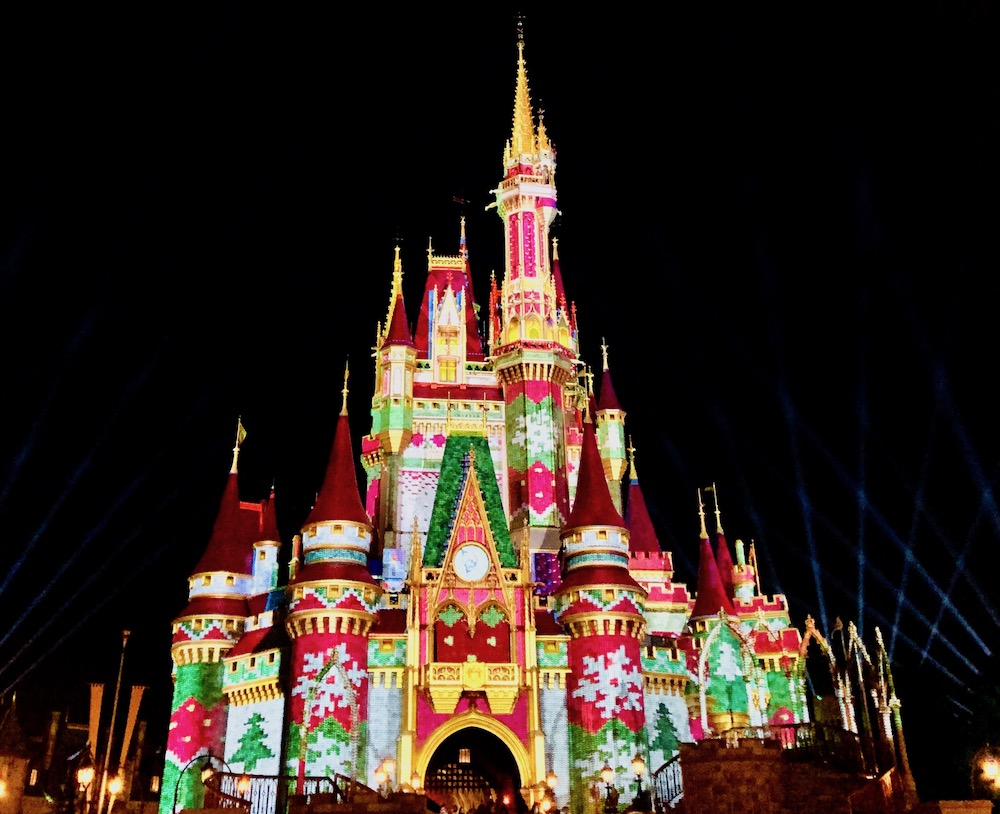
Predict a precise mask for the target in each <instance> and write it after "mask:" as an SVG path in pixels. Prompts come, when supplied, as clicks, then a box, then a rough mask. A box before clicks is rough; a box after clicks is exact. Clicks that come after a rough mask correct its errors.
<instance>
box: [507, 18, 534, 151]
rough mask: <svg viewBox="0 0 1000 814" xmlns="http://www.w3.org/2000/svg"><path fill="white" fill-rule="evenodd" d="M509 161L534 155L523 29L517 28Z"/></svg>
mask: <svg viewBox="0 0 1000 814" xmlns="http://www.w3.org/2000/svg"><path fill="white" fill-rule="evenodd" d="M510 145H511V159H513V160H516V159H517V158H518V157H519V156H522V155H529V154H534V153H536V152H537V151H538V149H537V146H536V144H535V122H534V117H533V114H532V110H531V93H530V91H529V90H528V69H527V67H526V66H525V64H524V29H523V27H522V26H521V24H520V23H519V24H518V27H517V84H516V86H515V90H514V129H513V131H512V133H511V137H510Z"/></svg>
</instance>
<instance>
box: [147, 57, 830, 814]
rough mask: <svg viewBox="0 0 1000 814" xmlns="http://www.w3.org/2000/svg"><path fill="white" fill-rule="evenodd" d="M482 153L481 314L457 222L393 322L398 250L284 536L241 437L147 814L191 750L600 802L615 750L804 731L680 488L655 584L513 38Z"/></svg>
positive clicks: (620, 422)
mask: <svg viewBox="0 0 1000 814" xmlns="http://www.w3.org/2000/svg"><path fill="white" fill-rule="evenodd" d="M503 167H504V172H503V177H502V178H501V179H500V180H499V183H498V185H497V188H496V190H495V195H496V200H495V204H494V206H495V209H496V212H497V214H498V215H499V217H500V222H501V224H502V229H503V240H504V246H505V247H506V252H505V254H506V256H505V266H504V272H503V277H502V279H500V280H496V279H493V280H492V281H491V287H490V291H489V292H488V301H487V303H486V306H487V307H486V308H485V309H483V318H482V320H481V321H480V317H479V307H478V305H479V303H478V302H477V300H476V297H475V295H474V293H473V287H472V281H471V276H470V269H469V263H468V254H467V252H466V246H465V234H464V225H463V226H462V228H461V237H460V241H459V250H458V253H457V254H456V255H453V256H441V255H436V254H434V253H433V251H430V252H429V253H428V264H427V276H426V285H425V288H424V292H423V296H422V297H421V299H420V302H419V304H418V306H417V307H415V308H413V309H412V311H411V310H410V309H408V305H409V304H408V303H405V302H404V298H403V289H402V274H403V268H402V262H401V259H400V255H399V250H398V249H397V250H396V253H395V258H394V266H393V269H392V277H391V290H390V295H389V307H388V312H387V314H386V318H385V321H384V324H380V325H379V329H378V335H377V337H378V338H377V346H376V348H375V354H374V360H375V380H374V381H375V386H374V394H373V397H372V399H371V418H372V423H371V431H370V432H369V433H368V434H367V435H365V436H364V437H363V438H362V439H361V443H360V449H358V450H355V447H354V445H353V444H352V441H351V437H350V432H349V426H348V416H347V406H348V388H347V376H346V373H345V377H344V391H343V406H342V408H341V412H340V415H339V418H338V419H337V422H338V423H337V427H336V433H335V440H334V443H333V447H332V450H331V451H330V455H329V465H328V468H327V470H326V473H325V477H324V479H323V482H322V484H321V486H320V488H319V489H318V492H317V497H316V500H315V503H314V505H313V506H312V509H311V511H310V513H309V516H308V517H307V518H305V520H304V522H303V523H302V524H301V527H300V528H301V532H300V534H298V535H295V537H294V539H293V540H291V541H287V542H289V543H290V546H288V547H287V548H283V546H282V542H283V541H282V540H280V539H279V533H278V527H277V523H276V521H275V499H276V498H275V495H274V494H273V493H272V495H271V496H270V498H269V499H268V500H265V501H263V502H260V503H257V502H245V501H241V499H240V495H239V491H238V487H237V463H238V456H239V445H240V441H241V440H242V426H240V427H239V432H238V437H237V445H236V449H235V450H234V458H233V466H232V470H231V473H230V475H229V480H228V485H227V487H226V489H225V492H224V494H223V496H222V500H221V505H220V508H219V513H218V518H217V520H216V523H215V526H214V529H213V532H212V535H211V538H210V540H209V541H208V544H207V546H206V548H205V552H204V555H203V557H202V559H201V561H200V562H199V564H198V565H197V566H196V568H195V569H194V571H193V573H192V574H191V577H190V591H189V596H190V600H189V604H188V605H187V607H185V608H184V609H182V610H181V612H180V613H179V614H178V615H177V617H176V619H175V622H174V625H173V644H172V657H173V663H174V673H173V680H174V694H173V703H172V709H171V719H170V731H169V734H168V744H167V756H166V766H165V771H164V780H163V789H164V790H165V793H164V794H163V797H162V800H161V805H160V812H161V814H171V812H172V811H173V810H175V809H179V808H181V807H197V806H199V805H200V804H202V798H201V795H202V794H203V793H204V792H203V789H202V787H201V782H200V779H199V778H198V777H197V775H196V773H195V772H188V771H185V770H186V769H187V768H188V767H190V766H192V765H194V764H195V763H196V759H197V758H198V757H199V756H200V755H206V756H207V755H209V754H211V755H214V756H217V757H219V758H221V759H222V761H223V762H224V764H225V766H226V767H227V768H228V769H229V770H230V771H232V772H233V773H246V774H248V775H252V776H271V777H273V776H285V777H290V778H296V779H297V781H299V782H301V783H303V784H304V783H305V782H306V780H307V779H308V778H317V777H329V778H335V777H338V776H340V777H346V778H351V779H352V780H357V781H359V782H361V783H363V784H365V785H367V786H370V787H373V788H374V787H376V786H377V785H378V783H379V781H380V780H381V779H382V778H381V776H380V775H377V774H376V773H377V771H378V770H379V767H380V766H382V765H383V761H384V759H385V758H387V757H390V758H392V760H393V761H394V765H392V774H391V775H390V777H389V778H388V782H389V783H391V784H392V785H393V786H394V787H398V786H404V787H410V786H413V787H420V788H422V789H423V790H425V791H426V793H427V794H428V796H430V797H431V798H433V799H436V800H438V801H439V802H440V801H443V800H445V799H448V798H449V795H451V797H452V798H453V799H456V800H458V799H465V800H472V801H474V800H475V798H476V796H477V795H482V796H492V797H497V798H500V797H502V796H507V797H508V798H509V799H510V801H511V802H510V810H511V812H513V811H515V810H516V809H515V804H517V805H520V803H519V799H518V798H520V799H521V800H524V801H525V802H526V804H528V805H530V804H533V803H534V802H536V801H540V800H541V799H542V798H543V797H545V798H546V799H547V800H549V801H551V800H552V798H553V797H554V799H555V801H556V802H557V804H558V805H559V806H563V805H569V806H570V809H571V811H573V812H574V813H575V814H582V813H583V812H585V811H588V812H589V811H594V810H595V797H600V796H601V795H603V794H604V792H605V789H606V788H608V787H607V785H606V783H605V781H604V780H602V776H601V775H602V769H603V768H604V767H605V766H609V767H610V768H611V769H612V770H613V772H614V780H613V783H614V785H615V786H616V787H617V788H618V789H620V790H621V803H622V804H623V805H624V804H625V803H627V802H628V801H629V800H630V798H631V797H632V796H634V795H635V794H636V783H635V776H634V775H633V768H632V760H633V758H634V757H635V756H636V755H637V754H638V755H640V756H641V757H642V758H643V760H644V761H645V764H646V766H647V767H649V769H650V770H651V771H652V770H655V769H657V768H658V767H660V766H661V765H663V764H664V763H666V762H668V761H670V760H671V759H672V758H673V757H674V756H675V755H676V754H677V753H678V750H679V749H680V746H681V745H682V744H687V743H694V742H698V741H700V740H702V739H704V738H706V737H708V736H712V735H718V734H719V733H722V732H725V731H727V730H737V729H738V730H740V731H745V730H746V729H747V728H748V727H751V728H752V727H760V728H767V727H770V726H775V725H778V724H780V725H788V724H799V723H803V722H807V721H808V720H809V715H810V712H809V709H810V704H809V703H808V702H807V697H806V681H805V672H804V658H803V656H802V655H801V652H804V645H803V642H804V639H808V638H809V632H808V631H807V632H806V634H803V633H800V631H799V630H797V629H796V628H794V627H793V626H792V625H791V622H790V618H789V610H788V608H787V606H786V602H785V599H784V597H783V596H782V595H773V596H768V595H766V594H764V593H762V591H761V589H760V575H759V574H758V572H757V569H756V562H755V559H754V556H753V550H752V547H749V548H747V547H745V546H744V545H743V543H742V542H740V541H739V540H736V541H735V544H732V543H730V542H729V541H728V540H727V539H726V537H725V535H724V534H723V531H722V523H721V515H720V512H719V510H718V505H719V504H718V500H717V498H716V495H715V494H714V491H713V493H712V494H711V496H710V497H709V495H705V496H704V497H705V498H706V499H707V500H708V501H709V518H710V520H709V522H708V524H707V527H708V528H707V527H706V518H705V504H703V503H702V502H701V501H702V495H697V496H696V495H692V496H691V497H692V515H691V516H692V521H694V519H695V518H696V517H699V516H700V525H701V528H700V542H699V540H698V538H697V537H696V534H697V527H696V526H695V523H694V522H692V536H691V542H692V545H695V544H700V557H699V569H698V573H697V575H693V576H695V577H696V585H695V586H694V587H693V588H692V587H690V586H688V585H687V584H685V583H683V582H678V581H675V578H674V577H675V575H674V569H673V563H672V559H671V554H670V553H669V552H666V551H663V550H662V549H661V547H660V544H659V541H658V540H657V537H656V534H655V531H654V529H653V525H652V523H651V522H650V517H649V514H648V512H647V509H646V504H645V501H644V497H643V494H642V491H641V488H640V485H639V480H638V477H637V474H636V467H635V460H634V451H633V449H632V448H631V439H630V438H629V437H628V434H627V433H626V428H625V417H626V412H625V410H624V409H623V408H622V406H621V405H620V404H619V403H618V400H617V398H616V396H615V391H614V387H613V385H612V382H611V374H610V368H609V364H608V353H607V349H605V350H604V354H603V356H604V358H603V359H602V360H601V362H602V372H601V375H600V377H597V378H598V381H597V382H596V385H597V386H596V388H595V386H594V383H593V377H591V376H590V375H589V374H588V367H587V365H586V363H585V362H584V361H583V360H582V359H581V358H580V353H579V346H578V333H577V314H576V309H575V307H574V306H573V305H572V304H571V302H570V301H569V300H568V299H567V294H566V291H565V290H564V286H563V276H562V273H561V270H560V264H559V257H558V247H557V244H556V243H555V241H553V240H552V239H551V238H550V234H549V229H550V226H551V224H552V222H553V219H554V218H555V217H556V214H557V209H556V201H557V191H556V153H555V150H554V148H553V145H552V143H551V142H550V141H549V135H548V133H547V131H546V129H545V125H544V121H542V120H541V119H540V118H539V119H537V120H536V117H535V115H534V113H533V109H532V103H531V98H530V95H529V89H528V81H527V71H526V67H525V59H524V43H523V40H519V42H518V54H517V64H516V91H515V97H514V112H513V128H512V132H511V136H510V139H509V141H508V142H507V144H506V146H505V148H504V151H503ZM387 265H388V264H387ZM387 271H388V269H387ZM387 276H388V275H387ZM570 276H571V275H570V274H567V278H570ZM414 315H415V321H414V322H411V318H413V316H414ZM358 456H360V461H361V462H362V464H363V466H364V470H365V472H366V473H367V478H366V483H365V484H364V487H363V488H362V487H361V486H360V485H359V483H358V480H357V477H356V474H355V473H356V469H355V464H356V462H357V461H358V459H359V458H358ZM696 497H697V499H698V502H697V504H696V502H695V498H696ZM277 500H279V501H280V495H278V496H277ZM696 510H697V512H698V514H696V513H695V512H696ZM713 514H714V518H713V517H712V515H713ZM713 520H714V522H713ZM708 529H711V532H710V531H709V530H708ZM283 554H284V556H282V555H283ZM814 635H815V633H814ZM547 779H548V781H549V783H551V786H550V785H547ZM645 779H646V780H647V783H648V782H649V780H650V776H649V773H648V772H647V774H646V778H645ZM299 788H302V786H300V787H299Z"/></svg>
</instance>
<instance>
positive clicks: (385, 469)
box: [362, 246, 417, 554]
mask: <svg viewBox="0 0 1000 814" xmlns="http://www.w3.org/2000/svg"><path fill="white" fill-rule="evenodd" d="M374 357H375V393H374V394H373V396H372V408H371V415H372V429H371V433H370V434H369V435H368V436H367V437H366V438H365V439H364V440H363V441H362V453H363V456H364V463H365V469H366V471H367V472H368V494H367V496H366V499H365V507H366V509H367V512H368V515H369V516H371V517H373V518H374V520H375V525H376V528H378V529H379V530H380V532H381V533H380V535H379V538H378V540H377V543H378V544H379V545H381V546H384V547H386V548H390V549H391V548H392V547H393V546H394V544H395V532H396V524H395V518H396V516H397V506H396V500H395V496H396V495H397V493H398V483H399V467H400V461H401V457H402V453H403V451H404V450H405V449H406V448H407V446H408V445H409V443H410V439H411V438H412V437H413V380H414V373H415V371H416V366H417V351H416V348H415V347H414V344H413V337H412V335H411V334H410V327H409V324H408V323H407V321H406V308H405V305H404V303H403V264H402V261H401V260H400V257H399V247H398V246H397V247H396V250H395V256H394V258H393V266H392V291H391V294H390V296H389V312H388V314H387V315H386V320H385V326H384V329H383V328H381V327H380V329H379V331H378V333H377V336H376V339H375V351H374ZM374 553H376V554H377V553H379V552H374Z"/></svg>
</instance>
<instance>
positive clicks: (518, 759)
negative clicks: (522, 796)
mask: <svg viewBox="0 0 1000 814" xmlns="http://www.w3.org/2000/svg"><path fill="white" fill-rule="evenodd" d="M469 727H476V728H477V729H482V730H485V731H486V732H489V733H490V734H491V735H495V736H496V737H497V738H499V739H500V741H501V742H502V743H503V744H504V746H506V747H507V748H508V749H509V750H510V754H511V756H512V757H513V758H514V764H515V765H516V766H517V771H518V774H519V775H520V777H521V787H522V788H524V787H526V786H530V785H531V783H532V782H533V781H534V780H535V778H534V777H533V776H532V772H531V759H530V757H529V755H528V750H527V749H525V747H524V744H523V743H521V741H520V739H519V738H518V737H517V736H516V735H515V734H514V733H513V732H511V731H510V729H509V728H507V727H506V726H504V725H503V724H501V723H499V722H498V721H497V720H495V719H494V718H490V717H488V716H486V715H483V714H482V713H481V712H479V711H478V710H475V709H470V710H469V711H468V712H466V713H465V714H463V715H456V716H455V717H453V718H449V719H448V720H447V721H445V722H444V723H443V724H441V726H439V727H438V728H437V729H435V730H434V731H433V732H432V733H431V734H430V737H428V738H427V740H426V741H424V743H423V745H422V746H421V747H420V750H419V752H417V754H416V755H415V756H414V759H413V767H414V770H415V771H416V772H417V774H419V775H420V776H421V777H426V776H427V767H428V766H429V765H430V762H431V758H432V757H434V753H435V752H436V751H437V750H438V747H440V746H441V744H442V743H444V742H445V740H446V739H447V738H449V737H451V736H452V735H454V734H455V733H456V732H461V731H462V730H463V729H468V728H469Z"/></svg>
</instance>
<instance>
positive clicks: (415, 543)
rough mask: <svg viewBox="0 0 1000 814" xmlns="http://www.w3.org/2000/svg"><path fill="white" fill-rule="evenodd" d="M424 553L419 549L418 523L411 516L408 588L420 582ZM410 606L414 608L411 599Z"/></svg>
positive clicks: (415, 516) (415, 518)
mask: <svg viewBox="0 0 1000 814" xmlns="http://www.w3.org/2000/svg"><path fill="white" fill-rule="evenodd" d="M423 559H424V553H423V551H421V547H420V522H419V520H418V519H417V515H416V514H414V515H413V531H412V532H410V586H411V587H414V586H416V585H417V584H418V583H419V582H420V569H421V566H422V565H423ZM410 604H411V605H412V606H413V607H416V603H415V602H414V601H413V599H411V600H410Z"/></svg>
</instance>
